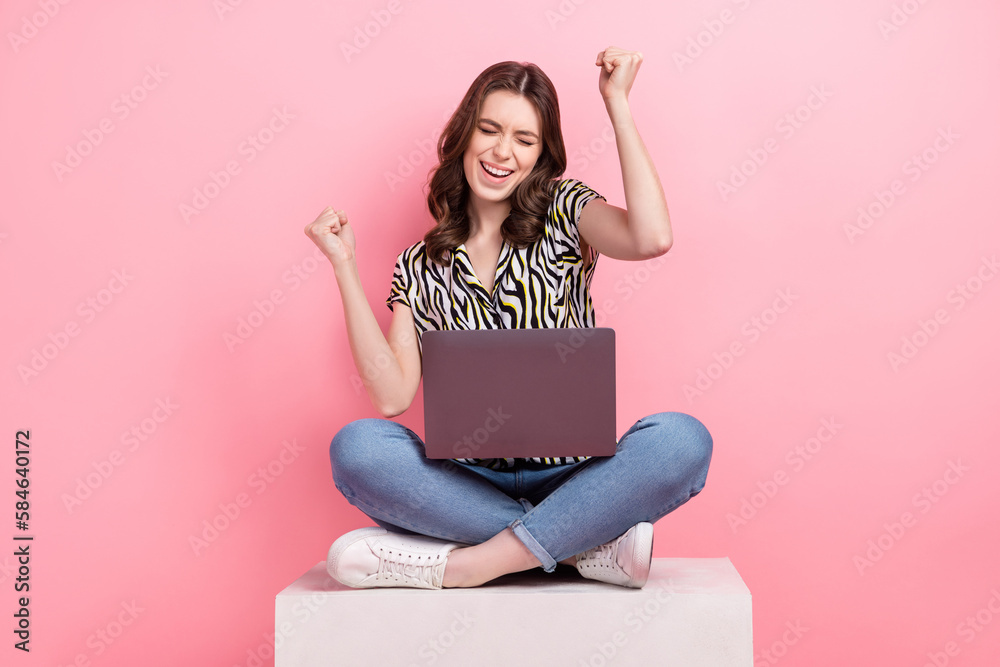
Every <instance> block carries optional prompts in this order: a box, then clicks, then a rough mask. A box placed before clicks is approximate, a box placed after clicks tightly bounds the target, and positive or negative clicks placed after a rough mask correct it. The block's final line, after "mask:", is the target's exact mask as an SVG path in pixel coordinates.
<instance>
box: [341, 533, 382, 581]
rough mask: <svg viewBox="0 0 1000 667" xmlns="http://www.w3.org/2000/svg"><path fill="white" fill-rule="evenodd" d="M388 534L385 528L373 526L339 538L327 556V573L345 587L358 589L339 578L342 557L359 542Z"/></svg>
mask: <svg viewBox="0 0 1000 667" xmlns="http://www.w3.org/2000/svg"><path fill="white" fill-rule="evenodd" d="M388 532H389V531H388V530H386V529H385V528H381V527H379V526H372V527H370V528H358V529H357V530H352V531H350V532H348V533H344V534H343V535H341V536H340V537H338V538H337V540H336V541H335V542H334V543H333V544H331V545H330V551H329V552H328V553H327V555H326V571H327V573H328V574H329V575H330V576H331V577H333V578H334V579H336V580H337V581H339V582H340V583H342V584H344V585H345V586H351V588H357V586H353V585H352V584H349V583H347V582H346V581H343V580H342V579H341V578H340V577H338V576H337V574H336V572H337V565H338V564H339V562H340V558H341V556H343V555H344V552H345V551H347V548H348V547H350V546H351V545H352V544H354V543H355V542H357V541H358V540H363V539H366V538H368V537H373V536H375V535H385V534H386V533H388Z"/></svg>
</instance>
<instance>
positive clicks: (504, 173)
mask: <svg viewBox="0 0 1000 667" xmlns="http://www.w3.org/2000/svg"><path fill="white" fill-rule="evenodd" d="M483 167H484V168H485V169H486V171H488V172H490V173H491V174H493V175H494V176H509V175H510V174H512V173H513V172H512V171H499V170H497V169H494V168H493V167H491V166H490V165H488V164H485V163H483Z"/></svg>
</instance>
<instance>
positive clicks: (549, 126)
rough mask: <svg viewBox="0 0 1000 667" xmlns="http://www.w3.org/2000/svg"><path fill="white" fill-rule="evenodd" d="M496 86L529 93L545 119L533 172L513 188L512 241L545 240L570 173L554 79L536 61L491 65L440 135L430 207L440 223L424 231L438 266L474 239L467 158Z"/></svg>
mask: <svg viewBox="0 0 1000 667" xmlns="http://www.w3.org/2000/svg"><path fill="white" fill-rule="evenodd" d="M495 90H505V91H509V92H511V93H516V94H518V95H522V96H524V97H525V98H527V100H528V101H529V102H531V103H532V105H534V107H535V110H536V111H537V112H538V115H539V117H540V118H541V121H542V128H541V130H542V137H541V142H542V153H541V155H539V156H538V160H537V161H536V162H535V166H534V168H533V169H532V170H531V173H530V174H528V176H527V178H525V179H524V180H523V181H522V182H521V183H519V184H518V185H517V187H516V188H515V189H514V191H513V192H511V195H510V200H511V210H510V215H508V216H507V219H506V220H504V221H503V224H502V225H501V227H500V234H501V235H502V236H503V238H504V240H505V241H506V242H507V243H508V244H510V245H511V246H513V247H516V248H523V247H525V246H526V245H528V244H529V243H532V242H534V241H537V240H538V239H539V238H541V236H542V233H543V230H544V227H545V217H546V215H547V213H548V208H549V205H550V204H551V203H552V198H553V192H554V189H555V185H556V182H557V180H558V179H559V177H560V176H562V174H563V172H564V171H566V147H565V145H564V144H563V137H562V126H561V125H560V123H559V98H558V97H557V96H556V89H555V86H553V85H552V81H550V80H549V77H547V76H546V75H545V73H544V72H543V71H542V70H541V69H539V68H538V66H537V65H535V64H533V63H524V62H514V61H512V60H507V61H504V62H502V63H497V64H495V65H491V66H490V67H487V68H486V69H485V70H483V72H482V73H481V74H480V75H479V76H478V77H477V78H476V80H475V81H473V82H472V85H471V86H470V87H469V90H468V92H466V93H465V97H464V98H463V99H462V102H461V103H460V104H459V105H458V108H457V109H455V113H453V114H452V116H451V119H450V120H449V121H448V124H447V125H446V126H445V129H444V131H442V133H441V137H440V138H439V139H438V146H437V153H438V165H437V166H436V167H434V169H433V170H432V171H431V174H430V176H429V181H430V191H429V193H428V195H427V207H428V208H429V209H430V212H431V215H432V216H434V220H436V221H437V224H436V225H435V226H434V227H433V228H432V229H430V230H429V231H428V232H427V233H426V234H425V235H424V242H425V247H426V251H427V256H428V257H429V258H430V259H431V260H432V261H434V262H436V263H438V264H444V263H445V253H450V252H452V251H454V249H455V248H457V247H458V246H459V245H461V244H462V243H465V241H466V240H468V238H469V233H470V229H469V219H468V215H467V214H466V207H467V204H468V198H469V183H468V181H467V180H466V178H465V168H464V166H463V162H462V158H463V156H464V153H465V149H466V148H467V147H468V146H469V142H470V141H471V139H472V134H473V132H475V130H476V125H477V123H478V121H479V116H480V114H481V113H482V109H483V101H484V100H485V99H486V96H487V95H489V94H490V93H492V92H493V91H495Z"/></svg>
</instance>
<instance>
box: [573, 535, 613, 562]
mask: <svg viewBox="0 0 1000 667" xmlns="http://www.w3.org/2000/svg"><path fill="white" fill-rule="evenodd" d="M617 555H618V540H612V541H610V542H605V543H604V544H601V545H600V546H596V547H594V548H593V549H590V550H588V551H585V552H584V554H583V558H582V559H581V560H582V561H583V563H582V564H583V565H587V566H589V567H618V560H617ZM588 561H596V562H593V563H591V562H588Z"/></svg>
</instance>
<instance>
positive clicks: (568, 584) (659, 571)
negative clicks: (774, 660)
mask: <svg viewBox="0 0 1000 667" xmlns="http://www.w3.org/2000/svg"><path fill="white" fill-rule="evenodd" d="M314 665H315V666H317V667H318V666H320V665H322V666H323V667H330V666H331V665H344V666H346V667H355V666H357V667H361V666H365V665H373V666H375V665H377V666H378V667H387V666H388V667H392V666H395V665H399V666H402V667H410V666H420V665H437V666H442V667H443V666H449V665H462V666H463V667H469V666H476V667H478V666H480V665H498V666H503V667H509V666H511V665H517V666H520V665H540V666H546V667H548V666H557V667H560V666H562V665H565V666H567V667H604V666H605V665H608V666H612V665H614V666H618V665H642V666H643V667H650V666H653V665H655V666H657V667H661V666H663V667H670V666H673V665H676V666H677V667H700V666H704V667H752V665H753V628H752V616H751V598H750V591H749V590H748V589H747V587H746V585H745V584H744V583H743V580H742V579H741V578H740V575H739V573H737V572H736V568H734V567H733V564H732V563H731V562H730V561H729V559H728V558H654V559H653V564H652V569H651V571H650V575H649V580H648V581H647V583H646V585H645V587H643V588H641V589H631V588H622V587H620V586H613V585H610V584H604V583H601V582H597V581H593V580H589V579H584V578H582V577H581V576H580V575H579V573H577V571H576V570H575V569H574V568H570V567H566V566H559V568H557V570H556V572H552V573H546V572H543V571H542V570H540V569H536V570H532V571H529V572H520V573H516V574H510V575H506V576H504V577H500V578H499V579H495V580H494V581H491V582H489V583H487V584H486V585H484V586H480V587H477V588H452V589H442V590H420V589H412V588H372V589H355V588H350V587H347V586H343V585H341V584H339V583H337V582H336V581H334V580H333V579H332V578H331V577H330V575H329V574H327V572H326V563H325V562H321V563H318V564H317V565H316V566H315V567H313V568H312V569H310V570H309V571H308V572H306V573H305V574H304V575H302V576H301V577H300V578H299V579H297V580H296V581H295V582H293V583H292V584H291V585H290V586H288V587H287V588H286V589H285V590H283V591H281V592H280V593H279V594H278V595H277V596H276V598H275V667H312V666H314Z"/></svg>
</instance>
